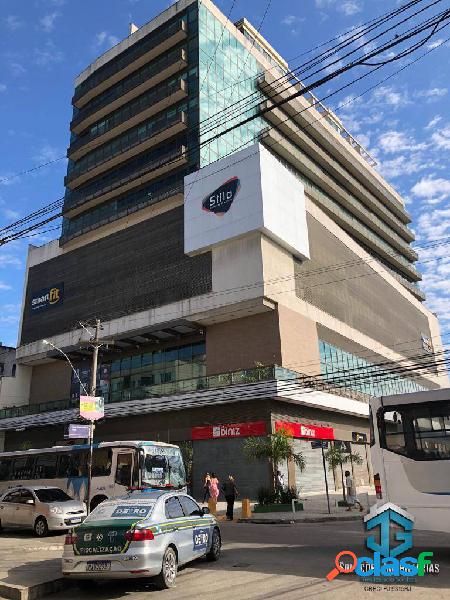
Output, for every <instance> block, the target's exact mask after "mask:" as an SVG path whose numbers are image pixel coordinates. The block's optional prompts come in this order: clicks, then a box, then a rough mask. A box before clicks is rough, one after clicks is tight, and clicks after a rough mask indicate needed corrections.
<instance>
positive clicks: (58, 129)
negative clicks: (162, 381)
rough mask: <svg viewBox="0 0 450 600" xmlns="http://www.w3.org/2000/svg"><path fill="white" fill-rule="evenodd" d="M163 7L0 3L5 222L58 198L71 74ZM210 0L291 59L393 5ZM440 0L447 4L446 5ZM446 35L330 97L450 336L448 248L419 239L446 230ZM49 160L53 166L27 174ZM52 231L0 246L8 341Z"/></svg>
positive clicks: (153, 3)
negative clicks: (29, 270)
mask: <svg viewBox="0 0 450 600" xmlns="http://www.w3.org/2000/svg"><path fill="white" fill-rule="evenodd" d="M170 4H172V2H168V0H25V1H24V0H22V1H19V2H18V1H17V0H0V132H1V135H0V228H1V227H4V226H6V225H8V224H9V223H12V222H14V221H16V220H18V219H20V218H21V217H23V216H25V215H27V214H28V213H30V212H31V211H33V210H36V209H38V208H40V207H41V206H44V205H46V204H48V203H50V202H52V201H54V200H56V199H58V198H61V197H62V196H63V195H64V183H63V179H64V175H65V170H66V160H65V159H64V156H65V154H66V150H67V146H68V144H69V137H70V136H69V122H70V119H71V115H72V110H71V97H72V95H73V89H74V83H73V82H74V78H75V77H76V76H77V75H78V74H79V73H80V72H81V71H82V70H83V69H84V68H85V67H86V66H87V65H88V64H89V63H90V62H92V61H93V60H94V59H95V58H96V57H97V56H99V55H100V54H102V53H103V52H105V51H106V50H108V49H109V48H110V47H112V46H113V45H115V44H116V43H117V42H118V41H120V40H121V39H123V38H124V37H126V36H127V35H128V32H129V23H130V21H133V22H135V23H136V24H137V25H138V26H141V25H143V24H144V23H146V22H147V21H149V20H151V19H152V18H153V17H154V16H155V15H157V14H159V13H160V12H161V11H162V10H164V9H165V8H167V7H168V6H169V5H170ZM216 4H217V5H218V6H219V8H220V9H221V10H222V11H223V12H224V13H225V14H226V15H228V13H229V11H230V8H231V7H232V8H233V9H232V12H231V14H230V19H231V20H233V21H237V20H238V19H240V18H241V17H243V16H245V17H247V19H248V20H249V21H250V22H252V23H253V25H254V26H255V27H258V28H259V27H260V26H261V33H262V34H263V35H264V36H265V37H266V38H267V40H268V41H269V42H270V43H271V44H272V46H274V48H275V49H276V50H277V51H278V52H279V53H280V54H281V55H282V56H283V57H284V58H285V59H287V60H288V61H289V65H290V67H291V68H293V67H296V66H298V65H299V64H300V63H301V62H302V61H304V60H305V59H306V58H308V57H309V55H304V53H305V52H306V51H308V50H311V49H312V48H314V47H316V46H317V45H318V44H320V43H322V42H325V41H327V40H329V39H331V38H333V37H335V36H337V35H340V34H342V33H344V32H345V31H347V30H348V29H350V28H351V27H354V26H358V25H359V24H361V23H363V22H366V21H368V20H369V19H372V18H374V17H375V16H377V15H379V14H382V13H385V12H387V11H388V10H391V9H394V8H395V7H397V6H398V4H399V2H397V0H303V1H302V2H299V1H298V0H273V1H272V2H270V1H269V0H267V1H266V0H245V2H244V1H243V0H234V3H233V0H217V1H216ZM443 5H446V7H447V8H448V3H447V2H443ZM267 6H269V8H268V11H267V13H266V14H265V12H266V9H267ZM436 10H437V9H436ZM264 14H265V17H264ZM263 17H264V19H263ZM447 37H450V28H447V29H446V30H443V31H442V32H440V34H438V35H436V36H434V37H433V38H432V39H431V40H429V41H428V42H427V44H426V46H424V48H422V49H421V50H419V51H418V54H415V55H414V57H413V58H415V57H417V56H419V54H423V53H424V52H429V51H430V50H431V52H429V53H428V54H427V55H426V56H425V57H424V58H423V59H421V60H419V61H418V62H417V63H415V64H414V65H412V66H411V67H409V68H406V69H404V70H403V71H402V72H401V73H398V74H395V73H394V72H395V71H396V70H397V69H398V68H399V67H401V66H404V65H405V64H406V63H407V62H409V59H404V61H403V62H401V63H400V64H399V63H393V64H391V65H389V66H387V67H383V69H380V70H379V71H378V72H377V73H376V74H374V75H371V76H370V77H369V78H367V79H365V80H363V81H361V82H359V83H357V84H355V85H354V86H352V87H351V88H348V89H346V90H345V91H343V92H342V93H340V94H338V95H336V96H334V97H332V98H330V99H329V100H327V101H326V105H327V106H329V107H330V108H332V109H333V110H335V112H336V114H337V115H338V116H339V117H340V118H341V120H342V121H343V123H344V124H345V126H346V127H347V129H348V130H349V131H350V132H351V133H352V134H353V135H354V136H355V137H356V138H357V139H358V141H360V142H361V143H362V144H363V145H364V146H365V147H366V149H367V150H368V151H369V152H370V153H371V155H372V156H373V157H374V158H375V159H376V160H377V162H378V166H377V169H378V170H379V171H380V173H381V174H382V175H383V176H384V177H385V178H386V179H387V180H388V181H389V182H390V183H391V184H392V185H393V186H394V187H395V188H396V189H397V190H398V192H399V193H401V194H402V195H403V197H404V198H405V201H406V203H407V210H408V211H409V212H410V214H411V215H412V224H411V226H412V228H413V230H414V232H415V234H416V245H417V246H418V247H419V248H418V251H419V255H420V260H421V262H420V263H419V269H420V270H421V272H422V274H423V281H422V283H421V287H422V289H423V290H424V291H425V293H426V295H427V306H428V307H429V308H430V309H431V310H432V311H434V312H436V313H437V314H438V316H439V318H440V321H441V327H442V332H443V337H444V342H448V341H449V339H450V303H449V300H450V278H449V275H450V254H449V248H450V245H445V244H441V245H438V246H435V247H434V248H428V249H420V248H421V247H422V246H424V245H429V244H430V243H431V242H433V241H434V240H438V239H440V238H446V237H447V236H449V235H450V105H449V99H450V68H449V63H450V42H448V41H447ZM299 55H302V56H301V57H299ZM360 74H361V72H358V73H357V74H355V75H360ZM390 75H392V77H391V78H390V79H388V80H386V81H384V82H383V81H382V80H383V79H385V78H386V77H388V76H390ZM343 81H344V80H343ZM347 81H349V78H347V79H346V80H345V82H347ZM340 84H341V81H337V80H335V81H334V82H332V83H330V84H328V87H326V88H323V89H320V90H318V91H317V95H318V96H319V98H322V97H323V96H325V95H327V94H328V93H330V92H331V91H333V90H335V89H337V88H338V87H340ZM376 84H377V85H376ZM374 85H376V87H374V88H373V89H372V90H370V91H368V92H367V93H364V95H362V96H360V94H362V93H363V92H366V90H368V88H370V87H371V86H374ZM47 162H52V164H50V165H48V166H47V167H45V168H39V169H37V170H35V171H32V172H31V173H24V172H25V171H29V170H32V169H34V168H35V167H38V166H39V165H42V164H43V163H47ZM52 227H54V224H49V225H48V229H51V228H52ZM56 237H58V231H57V230H50V231H46V232H43V233H40V234H39V235H34V236H33V237H30V238H27V239H22V240H18V241H16V242H13V243H10V244H8V245H6V246H3V247H1V248H0V341H1V342H3V344H5V345H11V346H15V345H16V342H17V330H18V325H19V318H20V305H21V300H22V292H23V278H24V270H25V265H26V256H27V247H28V244H30V243H32V244H34V245H42V244H44V243H46V242H47V241H49V240H51V239H54V238H56ZM330 262H332V260H331V261H330Z"/></svg>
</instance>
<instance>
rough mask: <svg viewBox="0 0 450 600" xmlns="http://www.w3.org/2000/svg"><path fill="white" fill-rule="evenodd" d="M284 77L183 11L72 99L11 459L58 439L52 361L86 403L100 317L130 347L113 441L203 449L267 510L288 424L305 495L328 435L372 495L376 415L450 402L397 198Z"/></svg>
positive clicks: (63, 397) (110, 403) (219, 21)
mask: <svg viewBox="0 0 450 600" xmlns="http://www.w3.org/2000/svg"><path fill="white" fill-rule="evenodd" d="M287 73H288V65H287V63H286V62H285V61H284V60H283V59H282V57H281V56H279V54H278V53H277V52H276V51H275V50H274V49H273V48H272V47H271V45H270V44H269V43H268V42H267V41H266V40H265V39H264V38H263V37H262V36H261V35H260V34H259V33H258V32H257V31H256V30H255V29H254V28H253V27H252V26H251V24H250V23H248V21H247V20H245V19H243V20H241V21H239V22H238V23H236V24H233V23H231V22H229V21H228V20H227V18H226V17H225V16H224V15H223V14H222V13H221V12H220V11H219V10H218V9H217V8H216V7H215V5H214V4H212V2H210V1H209V0H203V1H202V2H199V1H198V0H179V2H177V3H176V4H174V5H172V6H171V7H170V8H168V9H167V10H165V11H164V12H163V13H161V14H160V15H158V16H157V17H155V18H154V19H152V20H151V21H150V22H149V23H147V24H146V25H144V26H142V27H141V28H140V29H138V30H137V31H135V32H134V33H132V34H130V35H129V36H128V37H127V38H126V39H125V40H123V41H122V42H120V43H119V44H118V45H117V46H115V47H114V48H112V49H111V50H109V51H108V52H106V53H105V54H104V55H102V56H101V57H100V58H98V59H97V60H96V61H95V62H94V63H92V64H91V65H90V66H89V67H88V68H87V69H86V70H85V71H83V73H81V75H79V77H78V78H77V79H76V82H75V93H74V96H73V107H74V110H73V119H72V122H71V124H70V129H71V139H70V146H69V149H68V157H69V164H68V170H67V176H66V179H65V184H66V195H65V201H64V209H63V212H64V223H63V227H62V233H61V237H60V239H59V240H55V241H54V242H51V243H50V244H47V245H45V246H42V247H30V251H29V257H28V266H27V276H26V277H27V280H26V292H25V295H24V300H23V310H22V322H21V331H20V340H19V347H18V349H17V362H18V363H19V364H20V365H22V366H24V367H25V366H26V367H28V368H29V369H32V375H31V387H30V397H29V405H28V406H25V407H21V408H17V409H10V410H9V412H8V411H3V413H1V414H0V416H1V417H2V418H1V419H0V428H1V430H2V431H3V432H4V436H5V446H6V448H7V449H13V448H17V447H20V446H21V444H22V443H23V442H24V441H25V440H27V441H31V442H32V444H33V445H40V446H45V445H51V444H54V443H57V442H60V441H61V440H62V439H63V428H64V424H65V423H67V422H69V421H71V420H73V419H76V416H77V409H76V405H77V398H78V396H79V394H80V384H79V381H78V380H77V377H75V376H74V374H73V372H72V369H71V366H70V365H69V364H68V362H67V360H66V357H65V356H63V355H62V354H61V352H59V350H56V349H55V348H54V347H56V348H58V349H61V350H62V351H63V352H64V353H65V355H67V357H69V359H70V361H71V362H72V364H73V365H74V368H75V369H76V371H77V374H78V376H79V378H80V379H81V381H82V382H84V383H85V384H87V383H88V382H89V379H90V356H91V350H90V349H89V344H88V339H89V331H92V329H89V326H85V327H84V326H82V325H80V321H81V322H82V323H86V322H88V321H90V320H92V319H94V318H101V320H102V325H103V330H102V336H103V337H104V338H105V339H108V340H114V344H109V345H108V346H105V347H103V348H102V349H101V354H100V366H99V370H98V373H97V393H101V394H102V395H103V396H104V397H105V400H106V418H105V420H104V422H103V423H101V424H100V425H99V426H98V427H97V431H96V435H97V437H98V439H105V440H113V439H129V438H135V439H161V440H164V441H166V440H169V441H171V442H185V441H186V442H192V444H193V448H194V478H195V484H196V485H199V484H200V475H201V473H202V472H203V471H205V470H209V469H213V470H215V471H217V472H219V474H220V475H221V476H223V475H226V474H228V470H229V469H230V468H231V469H232V470H233V472H234V474H235V475H236V476H237V477H238V478H240V479H241V480H242V483H241V485H240V487H241V491H242V493H245V494H247V493H248V494H251V495H254V494H255V491H256V488H257V487H259V485H261V484H262V483H264V482H265V481H267V479H268V477H269V473H268V470H267V466H266V465H256V466H253V467H252V468H251V469H249V467H248V464H247V463H246V462H245V460H244V458H243V456H242V444H243V440H244V439H245V437H247V436H250V435H255V434H261V433H263V432H271V431H274V430H275V429H276V428H277V427H280V426H281V425H282V424H286V423H288V424H290V427H291V429H292V431H293V433H294V435H295V438H296V439H295V442H294V443H295V447H296V448H297V449H298V450H301V451H302V452H303V453H304V455H305V459H306V463H307V467H306V471H305V473H304V474H302V476H301V478H300V475H299V473H298V472H296V470H295V468H294V466H293V465H289V466H288V467H287V471H288V473H287V475H288V479H289V482H290V484H294V483H296V482H297V483H300V485H301V486H302V487H303V486H307V487H308V489H310V490H311V489H312V490H314V489H322V487H323V471H322V465H321V456H320V453H319V454H317V452H316V451H315V450H313V449H312V447H311V443H310V442H311V439H313V438H315V437H316V438H326V439H328V440H331V439H335V440H341V441H345V442H347V443H348V444H353V449H354V450H357V451H358V452H359V453H360V455H361V456H362V457H363V458H364V464H363V465H362V466H361V467H358V472H357V477H358V479H357V481H358V483H361V482H363V483H368V482H369V480H370V465H369V464H368V463H367V460H366V459H367V456H368V452H367V447H366V446H365V443H366V442H367V441H368V419H367V416H368V404H367V401H368V398H369V397H370V396H371V395H379V394H383V393H394V392H396V391H398V392H405V391H415V390H420V389H432V388H437V387H440V386H443V385H447V384H448V379H447V375H446V373H443V372H442V370H440V368H439V364H438V361H436V360H435V357H436V356H439V352H440V350H441V341H440V333H439V325H438V322H437V319H436V317H435V315H434V314H432V313H431V312H430V311H429V310H428V309H427V308H426V306H425V305H424V304H423V300H424V295H423V293H422V291H421V290H420V289H419V287H418V285H417V283H418V282H419V281H420V274H419V272H418V271H417V269H416V267H415V261H416V260H417V254H416V252H415V251H414V249H413V248H412V247H411V242H412V241H413V240H414V235H413V233H412V231H411V230H410V229H409V228H408V224H409V222H410V220H411V219H410V216H409V215H408V212H407V210H406V209H405V206H404V201H403V199H402V198H401V197H400V196H399V195H398V193H397V192H396V191H395V190H394V189H393V188H392V187H391V186H390V185H389V184H388V183H387V182H386V181H385V180H384V179H383V178H382V177H381V176H380V175H379V173H378V172H377V170H376V168H375V166H374V161H373V160H372V159H371V157H370V156H369V155H368V154H367V152H365V150H364V149H363V148H362V147H361V145H360V144H359V143H358V142H357V141H356V140H355V139H354V138H353V137H352V136H351V135H350V134H349V133H348V132H347V131H346V130H345V128H344V126H343V125H342V123H341V122H340V120H339V119H338V117H337V116H336V115H335V114H333V113H332V112H331V111H329V110H328V109H327V108H326V107H325V106H323V105H322V104H321V103H320V102H318V101H317V99H316V98H314V97H313V96H312V95H311V94H305V95H299V96H297V97H295V98H294V99H292V98H290V96H292V95H293V94H294V93H295V92H297V91H300V90H301V89H302V84H301V82H300V81H296V80H295V78H293V77H292V76H286V74H287ZM281 100H286V102H283V104H281V105H280V106H278V107H275V105H278V104H279V101H281ZM268 108H271V110H266V109H268ZM249 117H252V118H251V119H250V118H249ZM253 117H254V118H253ZM244 120H245V121H246V123H245V124H241V125H239V123H240V122H241V121H244ZM222 132H226V133H224V134H223V135H220V134H221V133H222ZM45 339H47V340H50V341H51V343H52V345H53V346H54V347H53V346H51V345H49V344H46V343H45V342H44V340H45ZM418 362H422V363H423V365H424V367H423V368H421V367H418V365H417V363H418ZM355 468H356V467H355Z"/></svg>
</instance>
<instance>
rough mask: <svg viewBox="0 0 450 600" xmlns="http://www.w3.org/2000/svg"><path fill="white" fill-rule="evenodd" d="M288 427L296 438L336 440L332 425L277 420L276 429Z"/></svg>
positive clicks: (287, 429)
mask: <svg viewBox="0 0 450 600" xmlns="http://www.w3.org/2000/svg"><path fill="white" fill-rule="evenodd" d="M280 429H286V431H289V433H290V434H291V435H292V437H295V438H308V439H313V440H334V429H333V428H332V427H318V426H317V425H304V424H303V423H289V422H287V421H276V422H275V431H279V430H280Z"/></svg>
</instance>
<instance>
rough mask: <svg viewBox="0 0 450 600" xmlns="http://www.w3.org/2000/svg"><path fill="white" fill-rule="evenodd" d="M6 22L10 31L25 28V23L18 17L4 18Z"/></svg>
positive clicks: (9, 16)
mask: <svg viewBox="0 0 450 600" xmlns="http://www.w3.org/2000/svg"><path fill="white" fill-rule="evenodd" d="M4 22H5V25H6V27H7V28H8V29H9V30H10V31H16V30H17V29H20V28H21V27H22V26H23V22H22V21H21V20H20V19H19V18H18V17H16V15H8V16H7V17H5V18H4Z"/></svg>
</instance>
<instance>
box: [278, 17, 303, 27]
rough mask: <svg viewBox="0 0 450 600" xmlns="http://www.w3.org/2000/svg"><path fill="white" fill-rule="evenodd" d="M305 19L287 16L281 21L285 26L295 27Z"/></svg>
mask: <svg viewBox="0 0 450 600" xmlns="http://www.w3.org/2000/svg"><path fill="white" fill-rule="evenodd" d="M304 20H305V19H304V18H302V17H296V16H295V15H286V16H285V17H283V18H282V19H281V23H282V24H283V25H288V26H289V25H295V24H296V23H302V22H303V21H304Z"/></svg>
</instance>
